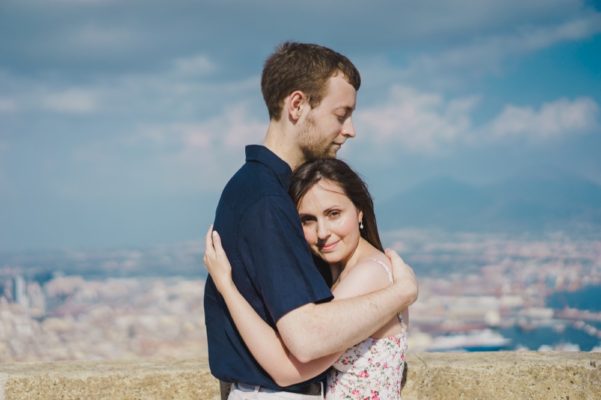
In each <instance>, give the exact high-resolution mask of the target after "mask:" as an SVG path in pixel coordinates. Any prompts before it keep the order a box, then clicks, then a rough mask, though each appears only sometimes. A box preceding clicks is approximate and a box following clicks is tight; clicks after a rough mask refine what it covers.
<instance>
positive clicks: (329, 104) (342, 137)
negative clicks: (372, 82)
mask: <svg viewBox="0 0 601 400" xmlns="http://www.w3.org/2000/svg"><path fill="white" fill-rule="evenodd" d="M356 100H357V91H356V90H355V88H354V87H353V86H352V85H351V84H350V83H348V82H347V81H346V79H345V78H344V76H343V75H342V74H340V73H338V74H336V75H334V76H332V77H331V78H330V79H329V80H328V82H327V84H326V93H325V96H324V97H323V98H322V100H321V102H320V103H319V105H318V106H317V107H315V108H312V109H310V110H309V112H308V113H307V115H306V116H305V118H304V119H303V120H302V121H300V123H301V124H302V125H301V132H300V133H299V146H300V148H301V150H302V152H303V155H304V157H305V160H313V159H316V158H325V157H335V156H336V153H337V152H338V150H339V149H340V147H342V145H343V144H344V142H345V141H346V140H347V139H348V138H352V137H355V128H354V127H353V122H352V120H351V116H352V113H353V110H354V109H355V103H356Z"/></svg>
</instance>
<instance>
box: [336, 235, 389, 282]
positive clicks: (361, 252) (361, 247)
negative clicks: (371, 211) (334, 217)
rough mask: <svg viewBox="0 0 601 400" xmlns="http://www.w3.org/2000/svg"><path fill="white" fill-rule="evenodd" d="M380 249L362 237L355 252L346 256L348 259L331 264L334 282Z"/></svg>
mask: <svg viewBox="0 0 601 400" xmlns="http://www.w3.org/2000/svg"><path fill="white" fill-rule="evenodd" d="M378 251H379V250H378V249H376V248H375V247H374V246H373V245H372V244H371V243H369V242H368V241H367V240H365V239H364V238H363V237H361V238H360V239H359V242H358V243H357V247H355V249H354V250H353V252H352V253H351V254H350V255H349V256H348V257H347V258H346V260H342V261H340V262H337V263H334V264H330V272H331V273H332V279H333V281H334V283H336V282H337V281H339V280H340V279H342V278H344V276H345V275H346V274H348V273H349V271H351V270H352V269H353V267H354V266H355V265H357V263H359V261H361V260H362V259H364V258H365V257H367V256H372V255H374V254H376V253H377V252H378Z"/></svg>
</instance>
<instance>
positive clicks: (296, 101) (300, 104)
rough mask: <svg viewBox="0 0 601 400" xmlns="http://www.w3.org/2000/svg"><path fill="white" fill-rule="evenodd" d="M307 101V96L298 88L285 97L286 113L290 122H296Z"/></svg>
mask: <svg viewBox="0 0 601 400" xmlns="http://www.w3.org/2000/svg"><path fill="white" fill-rule="evenodd" d="M306 103H307V96H306V95H305V94H304V93H303V92H301V91H300V90H295V91H294V92H292V93H290V95H288V97H286V103H285V105H286V113H287V114H288V118H289V119H290V120H291V121H292V122H297V121H298V120H299V119H300V117H301V116H302V115H303V109H304V106H305V104H306Z"/></svg>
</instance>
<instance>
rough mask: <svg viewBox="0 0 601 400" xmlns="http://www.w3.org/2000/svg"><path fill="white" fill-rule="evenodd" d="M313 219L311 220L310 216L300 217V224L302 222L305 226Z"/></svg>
mask: <svg viewBox="0 0 601 400" xmlns="http://www.w3.org/2000/svg"><path fill="white" fill-rule="evenodd" d="M313 221H314V220H312V219H310V218H302V219H301V224H302V225H303V226H307V225H309V224H311V223H312V222H313Z"/></svg>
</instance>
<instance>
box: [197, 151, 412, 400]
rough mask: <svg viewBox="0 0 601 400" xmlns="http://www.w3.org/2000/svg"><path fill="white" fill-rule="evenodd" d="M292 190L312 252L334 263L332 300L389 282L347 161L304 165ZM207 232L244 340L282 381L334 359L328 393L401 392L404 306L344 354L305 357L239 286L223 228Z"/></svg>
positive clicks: (364, 196)
mask: <svg viewBox="0 0 601 400" xmlns="http://www.w3.org/2000/svg"><path fill="white" fill-rule="evenodd" d="M290 195H291V197H292V198H293V200H294V202H295V204H296V206H297V209H298V212H299V216H300V220H301V223H302V226H303V231H304V235H305V239H306V240H307V243H308V245H309V246H310V248H311V251H312V252H313V254H315V255H316V256H318V257H320V258H321V259H322V260H324V261H325V262H326V263H327V265H328V266H329V269H330V273H331V276H332V279H333V285H332V293H333V295H334V298H335V299H334V301H335V300H337V299H343V298H349V297H354V296H360V295H363V294H366V293H370V292H373V291H376V290H379V289H382V288H383V287H385V286H387V285H389V284H391V283H392V274H391V267H390V263H389V260H388V257H387V256H386V255H385V254H384V250H383V248H382V244H381V241H380V237H379V235H378V230H377V225H376V218H375V214H374V210H373V202H372V199H371V196H370V194H369V192H368V190H367V187H366V185H365V183H364V182H363V181H362V180H361V178H360V177H359V176H358V175H357V174H356V173H355V172H354V171H353V170H352V169H351V168H350V167H349V166H348V165H347V164H346V163H344V162H343V161H340V160H337V159H321V160H316V161H311V162H308V163H305V164H303V165H302V166H300V167H299V168H298V169H297V170H296V171H295V173H294V174H293V176H292V183H291V186H290ZM206 239H207V243H206V253H205V264H206V266H207V269H208V271H209V273H210V274H211V277H212V278H213V280H214V282H215V285H216V286H217V288H218V290H219V292H220V293H221V294H222V296H223V297H224V300H225V302H226V304H227V306H228V310H229V311H230V314H231V315H232V318H233V320H234V322H235V324H236V327H237V328H238V331H239V332H240V334H241V336H242V338H243V339H244V342H245V343H246V345H247V346H248V348H249V349H250V351H251V352H252V353H253V356H254V357H255V358H256V360H257V362H259V364H260V365H261V367H263V369H265V370H266V371H267V372H268V373H269V374H270V375H271V376H272V378H273V379H274V380H275V381H276V383H278V385H281V386H288V385H291V384H294V383H298V382H302V381H304V380H307V379H309V378H311V377H313V376H316V375H318V374H319V373H321V372H322V371H324V370H325V369H327V368H328V367H329V366H330V365H332V364H333V368H332V369H331V370H330V372H329V375H328V382H327V391H326V399H330V400H334V399H355V398H356V399H364V398H369V399H400V390H401V379H402V375H403V368H404V357H405V352H406V349H407V344H406V343H407V342H406V340H407V335H406V332H407V322H408V312H407V310H406V311H405V312H404V313H403V316H402V318H400V317H399V318H394V319H392V320H390V321H389V322H388V323H387V324H386V325H385V326H384V327H383V328H382V329H380V330H379V331H377V332H376V333H375V334H374V335H373V336H372V337H370V338H367V339H366V340H364V341H362V342H360V343H358V344H357V345H355V346H353V347H352V348H350V349H348V350H346V351H345V352H343V353H341V354H333V355H330V356H326V357H323V358H320V359H317V360H313V361H311V362H308V363H300V362H299V361H298V360H296V359H295V358H294V356H293V355H291V354H290V353H289V352H288V351H287V350H286V348H285V347H284V346H283V344H282V342H281V341H280V339H279V338H278V336H277V332H275V331H274V330H273V329H272V328H271V326H269V325H268V324H267V323H265V322H264V321H263V320H262V319H261V318H260V317H259V316H258V315H257V314H256V313H255V312H254V310H253V309H252V307H251V306H250V305H249V304H248V303H247V302H246V300H245V299H244V297H242V295H241V294H240V293H239V292H238V290H237V289H236V287H235V285H234V283H233V281H232V279H231V266H230V265H229V262H228V260H227V256H226V255H225V253H224V251H223V248H222V247H221V242H220V239H219V235H218V234H217V233H216V232H212V233H211V230H209V233H208V234H207V238H206Z"/></svg>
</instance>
